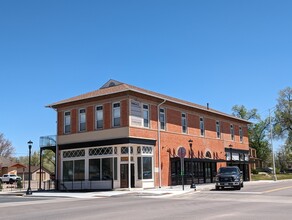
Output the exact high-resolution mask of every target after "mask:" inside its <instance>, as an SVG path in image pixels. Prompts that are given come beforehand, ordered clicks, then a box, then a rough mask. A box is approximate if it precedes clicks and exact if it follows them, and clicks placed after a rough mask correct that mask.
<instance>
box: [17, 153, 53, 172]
mask: <svg viewBox="0 0 292 220" xmlns="http://www.w3.org/2000/svg"><path fill="white" fill-rule="evenodd" d="M17 162H19V163H22V164H25V165H28V156H21V157H18V158H17ZM31 165H32V166H39V165H40V152H39V151H34V152H33V153H32V155H31ZM42 167H44V168H46V169H48V170H49V171H51V172H54V170H55V153H54V152H53V151H50V150H45V151H43V155H42Z"/></svg>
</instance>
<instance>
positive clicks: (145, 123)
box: [143, 104, 149, 128]
mask: <svg viewBox="0 0 292 220" xmlns="http://www.w3.org/2000/svg"><path fill="white" fill-rule="evenodd" d="M143 126H144V127H145V128H149V105H145V104H143Z"/></svg>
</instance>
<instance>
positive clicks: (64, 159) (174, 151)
mask: <svg viewBox="0 0 292 220" xmlns="http://www.w3.org/2000/svg"><path fill="white" fill-rule="evenodd" d="M47 107H50V108H53V109H55V110H56V112H57V139H56V140H57V141H56V143H57V144H56V152H57V154H56V158H57V168H56V179H57V180H58V186H59V188H60V189H62V188H66V189H105V188H131V187H138V188H149V187H160V186H169V185H178V184H181V183H182V178H181V171H182V170H181V161H180V158H179V157H178V149H179V148H184V150H185V153H186V155H185V157H184V162H183V173H184V183H185V184H190V183H191V180H192V179H193V181H194V182H195V183H210V182H213V177H214V175H215V172H216V171H217V169H218V168H219V167H221V166H224V165H226V164H227V165H236V166H239V167H240V169H241V170H242V171H243V176H244V179H245V180H249V178H250V168H249V156H248V153H249V146H248V136H247V125H248V124H249V122H248V121H246V120H242V119H239V118H236V117H233V116H231V115H228V114H225V113H222V112H219V111H216V110H214V109H211V108H209V106H201V105H197V104H194V103H190V102H186V101H183V100H180V99H176V98H173V97H169V96H166V95H162V94H159V93H156V92H152V91H149V90H145V89H141V88H138V87H135V86H132V85H128V84H125V83H121V82H118V81H115V80H109V81H108V82H107V83H106V84H104V85H103V86H102V87H101V88H100V89H98V90H96V91H93V92H89V93H86V94H83V95H79V96H76V97H73V98H69V99H66V100H63V101H59V102H56V103H53V104H50V105H48V106H47ZM158 119H159V120H158Z"/></svg>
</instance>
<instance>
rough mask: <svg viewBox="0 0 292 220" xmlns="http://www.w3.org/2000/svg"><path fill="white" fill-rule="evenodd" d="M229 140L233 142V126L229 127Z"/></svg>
mask: <svg viewBox="0 0 292 220" xmlns="http://www.w3.org/2000/svg"><path fill="white" fill-rule="evenodd" d="M230 138H231V140H233V141H234V127H233V125H230Z"/></svg>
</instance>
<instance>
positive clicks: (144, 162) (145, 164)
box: [138, 156, 152, 179]
mask: <svg viewBox="0 0 292 220" xmlns="http://www.w3.org/2000/svg"><path fill="white" fill-rule="evenodd" d="M142 175H143V179H152V157H147V156H146V157H138V179H141V178H142Z"/></svg>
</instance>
